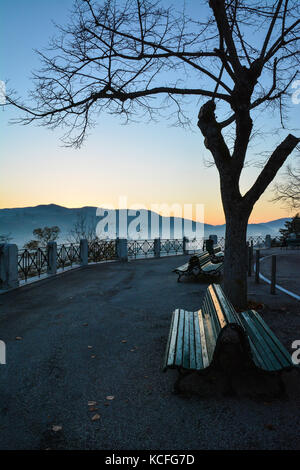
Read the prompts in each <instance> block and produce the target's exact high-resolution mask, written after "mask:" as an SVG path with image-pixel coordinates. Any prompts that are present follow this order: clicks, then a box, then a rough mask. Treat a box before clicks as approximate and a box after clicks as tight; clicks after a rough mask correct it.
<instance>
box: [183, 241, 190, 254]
mask: <svg viewBox="0 0 300 470" xmlns="http://www.w3.org/2000/svg"><path fill="white" fill-rule="evenodd" d="M188 242H189V239H188V238H187V237H183V240H182V250H183V254H184V255H187V254H188V249H187V245H188Z"/></svg>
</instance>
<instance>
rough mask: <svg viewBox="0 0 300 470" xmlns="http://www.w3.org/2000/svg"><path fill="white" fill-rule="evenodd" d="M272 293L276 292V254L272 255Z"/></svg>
mask: <svg viewBox="0 0 300 470" xmlns="http://www.w3.org/2000/svg"><path fill="white" fill-rule="evenodd" d="M271 294H276V255H272V268H271Z"/></svg>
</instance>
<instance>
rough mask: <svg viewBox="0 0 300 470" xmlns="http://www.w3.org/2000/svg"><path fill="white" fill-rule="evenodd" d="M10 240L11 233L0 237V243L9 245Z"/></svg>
mask: <svg viewBox="0 0 300 470" xmlns="http://www.w3.org/2000/svg"><path fill="white" fill-rule="evenodd" d="M12 239H13V237H12V236H11V232H9V233H3V234H1V235H0V243H9V242H10V241H11V240H12Z"/></svg>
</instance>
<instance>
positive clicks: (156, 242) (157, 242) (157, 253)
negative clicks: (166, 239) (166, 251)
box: [154, 238, 160, 258]
mask: <svg viewBox="0 0 300 470" xmlns="http://www.w3.org/2000/svg"><path fill="white" fill-rule="evenodd" d="M154 257H155V258H160V238H155V239H154Z"/></svg>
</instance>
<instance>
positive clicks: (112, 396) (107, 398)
mask: <svg viewBox="0 0 300 470" xmlns="http://www.w3.org/2000/svg"><path fill="white" fill-rule="evenodd" d="M114 399H115V397H114V395H108V396H107V397H106V400H114Z"/></svg>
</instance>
